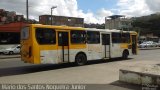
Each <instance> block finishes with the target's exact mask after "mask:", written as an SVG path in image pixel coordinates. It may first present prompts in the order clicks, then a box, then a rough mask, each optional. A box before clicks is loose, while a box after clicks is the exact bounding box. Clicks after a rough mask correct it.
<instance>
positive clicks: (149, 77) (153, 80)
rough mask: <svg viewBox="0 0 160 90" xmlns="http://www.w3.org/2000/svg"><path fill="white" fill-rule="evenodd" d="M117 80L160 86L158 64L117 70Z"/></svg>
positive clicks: (159, 67) (159, 68)
mask: <svg viewBox="0 0 160 90" xmlns="http://www.w3.org/2000/svg"><path fill="white" fill-rule="evenodd" d="M119 80H120V81H122V82H126V83H131V84H137V85H157V86H160V66H158V65H149V66H143V65H142V66H134V67H130V68H126V69H120V70H119Z"/></svg>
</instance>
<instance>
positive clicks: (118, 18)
mask: <svg viewBox="0 0 160 90" xmlns="http://www.w3.org/2000/svg"><path fill="white" fill-rule="evenodd" d="M131 22H132V20H131V19H127V18H125V16H123V15H113V16H109V17H106V18H105V28H106V29H119V30H127V31H128V30H130V29H131V27H132V25H131Z"/></svg>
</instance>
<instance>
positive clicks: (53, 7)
mask: <svg viewBox="0 0 160 90" xmlns="http://www.w3.org/2000/svg"><path fill="white" fill-rule="evenodd" d="M55 8H57V6H52V7H51V25H52V24H53V23H52V22H53V16H52V13H53V12H52V9H55Z"/></svg>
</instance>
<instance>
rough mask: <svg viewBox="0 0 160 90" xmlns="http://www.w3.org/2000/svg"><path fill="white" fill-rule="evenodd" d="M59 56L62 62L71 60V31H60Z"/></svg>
mask: <svg viewBox="0 0 160 90" xmlns="http://www.w3.org/2000/svg"><path fill="white" fill-rule="evenodd" d="M58 57H59V59H60V62H69V33H68V32H63V31H60V32H58Z"/></svg>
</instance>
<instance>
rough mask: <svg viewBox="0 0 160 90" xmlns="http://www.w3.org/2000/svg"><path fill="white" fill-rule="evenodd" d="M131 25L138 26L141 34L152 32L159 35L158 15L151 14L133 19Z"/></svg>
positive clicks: (159, 18) (159, 19)
mask: <svg viewBox="0 0 160 90" xmlns="http://www.w3.org/2000/svg"><path fill="white" fill-rule="evenodd" d="M132 26H133V28H134V29H137V28H140V31H141V34H146V33H153V34H155V35H158V36H159V35H160V15H159V14H152V15H149V16H142V17H137V18H134V19H133V22H132Z"/></svg>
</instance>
